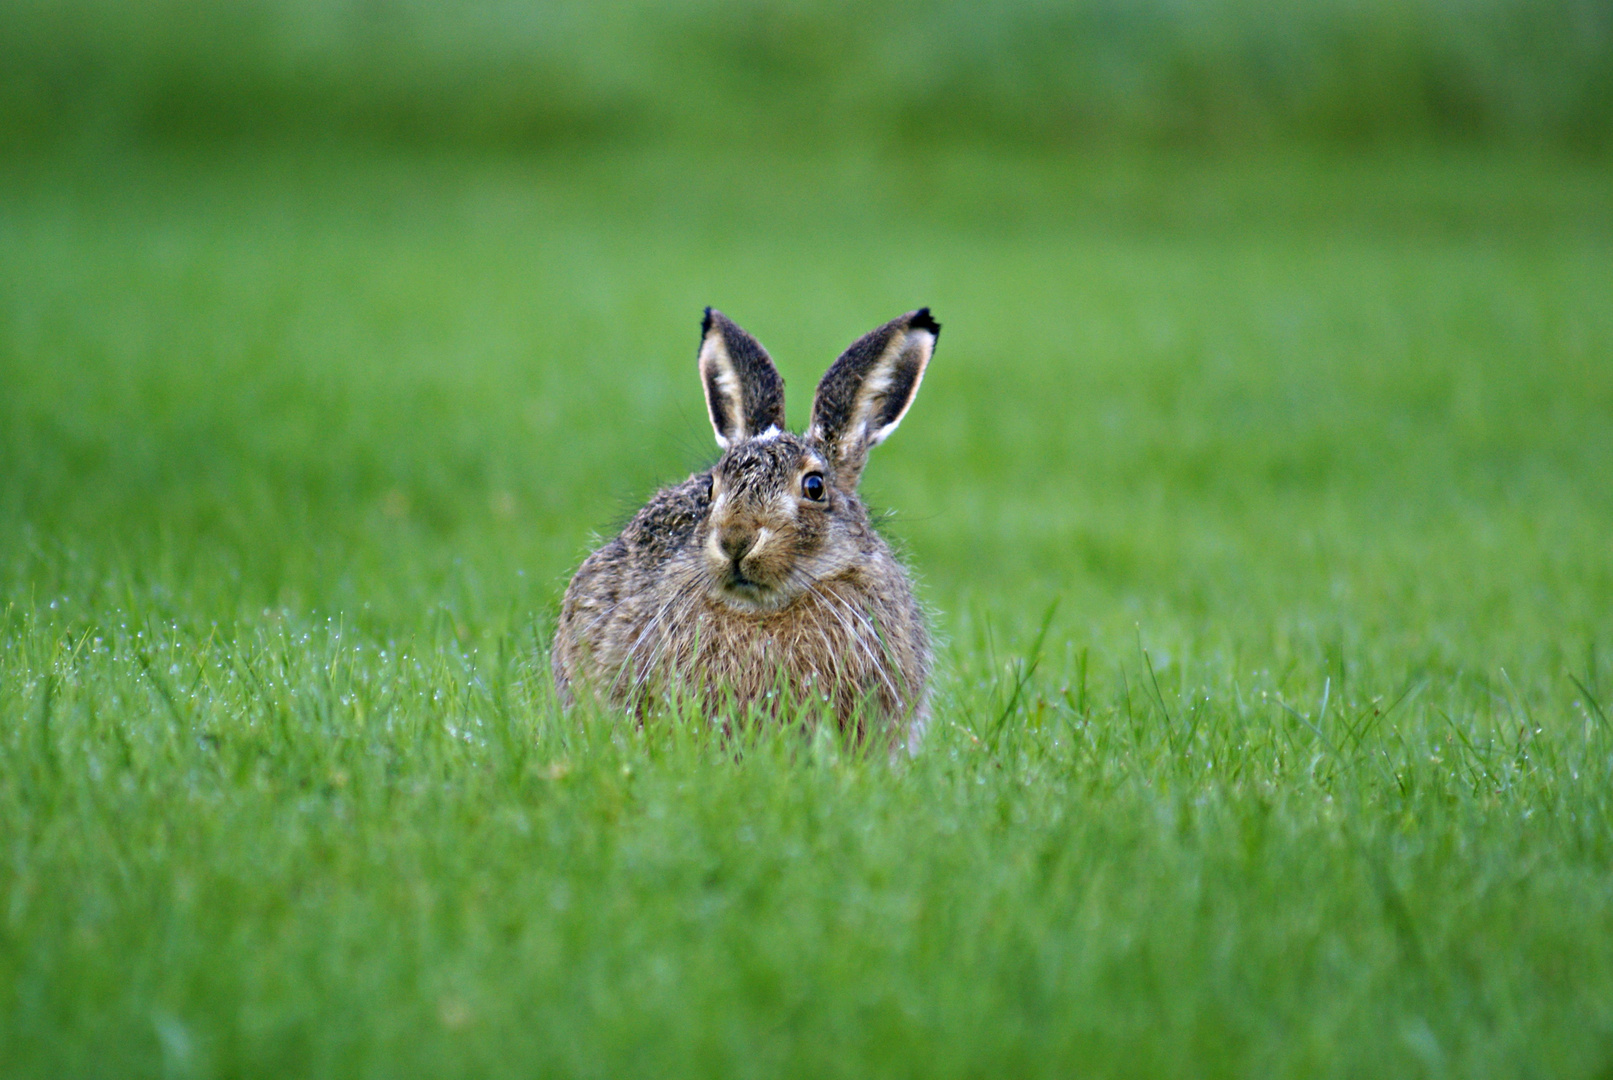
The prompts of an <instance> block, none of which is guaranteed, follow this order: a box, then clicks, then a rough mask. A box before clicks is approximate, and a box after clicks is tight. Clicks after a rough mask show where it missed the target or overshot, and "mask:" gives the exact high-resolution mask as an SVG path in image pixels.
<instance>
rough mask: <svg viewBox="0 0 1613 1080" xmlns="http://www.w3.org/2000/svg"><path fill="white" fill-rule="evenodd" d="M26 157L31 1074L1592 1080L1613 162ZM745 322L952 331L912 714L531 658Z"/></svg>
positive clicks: (11, 902) (1600, 989) (11, 817)
mask: <svg viewBox="0 0 1613 1080" xmlns="http://www.w3.org/2000/svg"><path fill="white" fill-rule="evenodd" d="M5 170H6V171H5V172H4V173H3V174H0V1062H4V1063H5V1065H4V1068H3V1069H0V1071H3V1072H5V1073H6V1074H7V1075H13V1076H41V1077H44V1076H69V1075H71V1076H95V1075H117V1076H143V1075H152V1076H156V1075H165V1076H194V1077H206V1076H266V1077H267V1076H274V1077H280V1076H342V1077H353V1076H376V1077H380V1076H388V1077H391V1076H402V1075H419V1076H459V1075H464V1076H472V1075H476V1076H486V1075H522V1076H531V1075H553V1074H564V1075H585V1076H601V1077H604V1076H622V1075H657V1076H669V1075H689V1076H711V1075H736V1076H753V1075H754V1076H763V1075H780V1074H787V1075H820V1076H863V1075H890V1076H909V1075H912V1076H917V1075H926V1076H984V1075H1004V1076H1032V1075H1048V1076H1054V1075H1057V1076H1069V1075H1135V1076H1149V1077H1155V1076H1172V1075H1180V1076H1206V1075H1239V1076H1252V1075H1253V1076H1271V1075H1291V1076H1365V1075H1375V1076H1379V1075H1398V1076H1411V1075H1430V1076H1476V1075H1507V1076H1576V1075H1581V1076H1595V1075H1607V1074H1608V1071H1609V1070H1613V715H1610V710H1613V484H1610V483H1609V478H1610V477H1613V364H1610V363H1609V358H1610V357H1613V303H1610V301H1609V298H1610V297H1613V184H1610V183H1609V182H1608V174H1607V170H1606V168H1605V166H1597V165H1593V164H1583V163H1582V164H1572V163H1564V162H1561V161H1553V160H1549V159H1540V160H1533V161H1531V160H1527V159H1521V158H1517V157H1513V158H1507V159H1500V158H1493V157H1483V156H1472V157H1463V156H1454V155H1451V154H1444V155H1433V154H1428V153H1424V154H1418V155H1402V156H1384V157H1380V158H1377V159H1371V160H1358V159H1347V158H1340V157H1326V156H1317V157H1305V156H1299V155H1294V154H1288V155H1274V156H1271V157H1268V158H1262V159H1240V160H1237V161H1230V160H1229V161H1221V162H1219V163H1218V162H1216V161H1214V160H1209V159H1203V158H1192V159H1187V158H1171V157H1146V156H1137V155H1136V154H1132V155H1129V156H1126V155H1119V156H1104V155H1098V156H1090V155H1082V156H1076V155H1071V156H1070V157H1068V158H1049V157H1036V158H1025V159H1023V160H1021V159H1016V158H1014V157H1012V156H1011V155H1005V154H1004V153H1002V152H993V153H989V154H988V153H987V152H985V151H980V152H969V151H965V150H961V149H960V150H951V151H947V150H942V149H933V150H931V151H927V152H925V153H924V154H922V155H920V156H918V157H912V156H896V155H893V154H890V153H888V152H881V151H878V150H868V151H866V152H861V153H856V154H850V155H847V156H843V157H840V158H837V159H834V160H833V162H832V163H830V162H828V161H827V160H826V159H823V158H816V157H800V158H793V157H789V156H779V155H774V156H764V157H760V158H758V157H755V156H748V157H739V158H736V159H734V160H722V159H721V158H720V157H716V158H714V157H713V155H712V153H709V152H708V153H699V154H695V153H687V154H680V153H678V152H676V151H672V150H667V151H657V152H652V153H638V152H631V153H630V152H628V151H626V150H620V151H612V150H609V149H603V148H602V149H596V150H591V151H586V152H584V151H578V152H576V153H575V154H572V155H570V156H566V155H563V154H554V155H549V156H547V157H544V158H541V159H538V158H532V159H523V158H503V157H477V156H474V155H465V156H453V155H431V154H420V155H418V156H413V157H410V156H384V155H377V156H375V157H372V158H370V159H360V158H357V157H355V156H353V154H352V153H350V152H343V153H341V154H331V155H321V154H320V153H318V152H314V151H306V152H299V153H295V154H275V155H268V154H258V153H253V152H245V151H243V152H240V153H236V154H229V153H223V152H208V153H202V152H197V153H193V154H188V155H187V154H182V153H179V152H169V153H150V152H147V153H144V154H134V155H132V156H124V157H100V156H93V155H92V156H89V157H85V158H82V159H79V160H68V159H65V158H61V159H52V160H49V161H35V162H32V163H23V164H19V163H16V162H13V163H12V164H10V165H8V166H5ZM708 303H709V304H716V305H718V306H720V307H722V308H723V309H724V310H725V311H727V312H728V313H729V314H730V315H732V316H733V317H734V318H736V319H737V320H738V321H739V322H741V323H742V324H743V325H745V326H746V327H747V328H748V329H750V330H752V331H753V332H754V333H756V334H757V336H758V337H760V338H761V340H762V341H763V342H764V343H766V344H767V346H768V347H769V348H770V349H771V350H772V352H773V354H774V356H775V358H776V359H777V360H778V361H779V363H780V367H781V368H782V370H783V372H784V374H785V377H786V379H787V380H788V381H789V384H790V386H791V388H792V392H793V394H794V397H793V399H792V401H791V417H792V419H793V420H795V421H796V422H797V423H799V422H800V421H801V420H802V419H803V417H804V410H805V408H806V405H807V403H808V393H807V391H808V388H809V387H810V386H811V385H812V383H813V381H815V379H816V377H817V375H818V374H819V373H820V372H821V370H822V369H823V367H824V366H825V365H827V363H828V362H829V361H830V360H831V359H832V358H833V357H834V355H835V354H836V353H837V352H838V351H839V349H840V348H842V347H843V346H844V345H845V344H847V343H848V342H849V341H850V340H851V339H852V338H853V337H855V336H856V335H858V334H860V333H861V332H863V331H864V330H866V329H868V328H870V327H871V326H873V325H874V324H876V323H878V322H880V321H882V320H884V319H886V318H889V317H891V316H893V315H895V314H897V313H899V312H901V311H905V310H908V309H911V308H913V307H916V306H918V305H920V304H929V305H931V306H932V307H933V308H934V309H935V312H936V314H937V315H938V317H939V318H940V319H941V321H942V322H943V324H944V325H945V331H944V333H943V334H942V337H941V342H940V347H939V350H938V352H937V355H936V359H935V362H934V364H933V366H932V368H931V372H930V375H929V377H928V378H927V379H926V381H925V384H924V388H923V392H922V394H921V395H920V397H919V399H918V402H917V404H916V405H915V406H914V409H913V411H912V413H911V414H909V416H908V418H907V420H906V422H905V423H904V424H903V427H902V429H901V430H900V432H898V433H897V434H896V435H895V436H893V437H892V439H891V440H890V441H889V442H888V443H887V444H886V445H884V446H882V447H881V448H880V449H879V450H878V451H876V453H875V455H874V459H873V462H872V464H871V465H870V468H869V474H868V479H867V481H866V483H865V485H864V489H865V492H866V493H867V494H868V496H869V498H870V499H871V501H872V502H874V503H875V504H877V505H880V506H883V507H889V508H890V509H891V510H893V511H894V514H893V516H892V517H891V518H890V520H889V522H888V524H887V531H888V533H889V534H890V535H892V536H893V537H894V538H896V539H897V540H899V541H900V543H901V544H902V546H903V547H904V549H905V551H906V552H907V554H908V557H909V559H910V561H911V563H912V565H913V567H914V569H915V572H916V574H917V576H918V578H919V579H920V582H921V588H922V592H923V596H924V598H925V600H926V602H927V603H929V604H930V605H931V606H932V607H933V608H934V610H935V613H936V626H937V630H938V632H939V634H940V635H941V637H942V638H943V639H944V645H943V647H942V649H941V657H940V668H941V672H940V675H939V678H938V685H937V697H936V723H935V725H934V727H933V729H932V737H931V738H930V740H929V742H928V744H927V746H926V748H925V750H924V752H923V753H922V754H921V755H919V756H918V757H917V758H916V759H915V760H913V761H911V762H906V763H901V764H898V765H896V766H894V767H893V766H892V765H890V764H889V763H887V762H885V761H884V760H865V759H863V758H862V757H861V756H859V755H858V754H857V753H855V752H853V751H852V750H851V749H849V748H847V747H843V746H839V745H837V744H836V743H835V741H834V740H833V739H830V738H828V737H825V736H819V737H813V738H806V739H803V738H800V737H796V736H776V737H761V738H758V739H756V740H755V741H754V743H753V744H751V745H748V746H746V747H745V748H744V749H743V751H742V752H738V753H736V750H735V748H734V747H733V746H731V745H724V744H723V743H721V742H719V741H717V740H715V739H713V738H711V737H710V736H709V735H708V734H706V733H703V732H701V731H699V730H695V729H693V728H690V727H687V726H684V725H680V724H677V723H672V722H665V723H660V724H656V725H652V726H650V727H649V728H648V729H647V730H644V731H637V730H634V729H633V728H632V727H631V726H629V725H627V724H625V723H622V722H620V721H617V720H615V719H613V718H611V717H608V716H567V715H564V714H562V713H561V712H559V711H558V710H557V708H556V706H555V703H554V701H553V698H552V692H551V688H550V685H549V682H548V674H547V670H548V669H547V656H546V652H545V650H546V646H547V634H548V629H549V627H550V626H551V625H552V618H553V612H554V609H555V605H556V602H557V599H558V596H559V593H560V590H561V589H562V588H563V586H564V582H565V579H566V577H567V575H568V574H569V572H570V570H571V568H572V567H574V566H575V564H576V562H577V561H578V560H579V559H580V558H581V556H582V555H583V554H584V553H585V551H586V550H587V549H588V546H589V544H590V543H591V542H593V541H592V540H591V537H595V536H598V535H600V534H602V533H605V532H608V530H609V529H610V527H611V526H612V524H613V523H614V522H617V521H620V520H621V519H622V517H623V516H624V515H625V514H627V513H629V512H631V510H632V509H633V508H634V507H635V506H636V505H637V504H638V502H639V501H640V500H642V499H643V498H644V496H645V495H647V494H648V493H649V492H650V491H651V490H653V488H654V486H655V485H656V484H658V483H660V482H664V481H667V480H672V479H676V478H679V477H681V476H682V475H684V474H685V472H686V471H687V470H689V469H691V468H695V467H699V466H700V465H702V464H703V463H705V462H707V461H709V460H711V458H712V457H713V456H714V453H715V449H714V447H713V445H712V443H711V439H710V431H709V428H708V427H707V424H706V421H705V418H704V414H703V410H702V403H701V398H700V390H699V386H698V382H697V380H696V377H695V374H694V362H693V361H694V351H695V344H696V338H697V327H698V321H699V316H700V309H701V308H702V307H703V306H704V305H706V304H708ZM1055 602H1056V604H1057V606H1056V609H1055V608H1054V607H1053V605H1054V604H1055ZM1050 611H1051V622H1050V623H1048V624H1047V625H1046V633H1045V636H1043V635H1041V634H1040V632H1039V631H1040V630H1041V629H1042V627H1043V620H1044V618H1045V617H1046V616H1047V615H1048V613H1049V612H1050Z"/></svg>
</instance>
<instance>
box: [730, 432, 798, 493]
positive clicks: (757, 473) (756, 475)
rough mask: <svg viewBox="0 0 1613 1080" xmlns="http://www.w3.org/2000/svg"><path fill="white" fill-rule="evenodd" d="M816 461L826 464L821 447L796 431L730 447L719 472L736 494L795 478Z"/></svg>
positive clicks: (766, 488) (765, 489) (774, 487)
mask: <svg viewBox="0 0 1613 1080" xmlns="http://www.w3.org/2000/svg"><path fill="white" fill-rule="evenodd" d="M813 463H816V464H817V466H818V467H819V468H821V467H823V462H822V458H821V456H820V455H819V454H818V453H817V451H815V450H813V449H812V448H811V447H810V446H808V445H807V444H806V443H805V442H804V441H802V440H801V439H800V438H798V437H796V436H794V435H790V434H779V435H774V436H771V437H769V438H760V439H747V440H746V441H744V442H742V443H737V444H736V445H734V446H732V447H730V448H729V450H728V452H727V453H725V454H723V456H722V458H721V459H720V460H719V461H718V462H717V467H716V470H715V472H716V474H717V476H718V477H719V478H721V480H722V482H723V485H724V486H725V487H727V488H729V489H731V490H732V491H734V492H735V493H736V494H738V493H741V492H748V491H758V492H766V491H767V490H769V489H773V490H776V489H778V488H779V487H780V486H782V485H783V484H785V483H787V482H789V481H791V480H793V479H794V477H795V474H796V473H798V472H800V471H801V469H802V468H803V467H806V466H808V465H811V464H813Z"/></svg>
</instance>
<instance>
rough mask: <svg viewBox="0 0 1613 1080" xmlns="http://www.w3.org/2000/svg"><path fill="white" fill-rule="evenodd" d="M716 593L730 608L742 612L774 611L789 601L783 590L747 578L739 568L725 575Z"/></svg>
mask: <svg viewBox="0 0 1613 1080" xmlns="http://www.w3.org/2000/svg"><path fill="white" fill-rule="evenodd" d="M716 593H717V596H718V597H719V598H720V599H721V600H723V601H724V602H725V603H727V604H728V606H729V607H732V608H737V609H739V610H740V611H774V610H776V609H778V608H780V607H783V606H784V603H785V602H786V601H787V600H788V599H789V597H788V596H786V595H785V594H784V593H783V592H782V591H781V590H779V589H776V588H774V587H773V586H771V585H768V584H767V583H766V582H762V581H757V580H756V579H755V578H750V577H746V576H745V575H744V574H743V573H741V572H740V571H739V570H738V569H737V568H732V569H730V570H729V571H728V573H726V574H724V575H723V578H722V580H721V581H720V582H719V583H718V585H717V589H716Z"/></svg>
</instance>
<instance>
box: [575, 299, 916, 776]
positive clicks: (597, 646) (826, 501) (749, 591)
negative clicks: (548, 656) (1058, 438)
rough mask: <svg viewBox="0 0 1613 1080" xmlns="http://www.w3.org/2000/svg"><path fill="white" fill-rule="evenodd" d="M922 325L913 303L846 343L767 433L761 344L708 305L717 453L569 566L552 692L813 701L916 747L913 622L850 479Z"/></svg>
mask: <svg viewBox="0 0 1613 1080" xmlns="http://www.w3.org/2000/svg"><path fill="white" fill-rule="evenodd" d="M937 330H938V327H937V326H936V325H935V323H934V322H933V321H932V320H930V318H929V313H928V312H927V311H920V312H914V313H913V314H911V315H908V316H904V317H903V318H902V319H898V320H896V321H895V322H892V323H889V324H887V325H886V326H883V327H881V328H880V329H879V330H876V331H874V332H873V333H872V334H870V335H868V336H867V337H865V338H863V339H861V340H860V341H859V342H857V343H856V344H855V345H853V346H852V348H851V349H849V350H848V351H847V353H846V354H845V355H844V356H842V358H841V360H840V361H839V362H837V363H836V364H835V366H834V367H833V368H831V369H830V371H829V373H828V374H827V375H825V376H824V380H823V382H822V383H821V384H820V386H819V391H818V398H817V400H816V401H815V402H814V406H813V422H812V426H811V427H810V428H809V429H808V431H807V434H806V435H805V436H796V435H792V434H789V433H787V432H784V431H782V430H781V429H782V426H783V385H782V382H781V381H779V380H778V377H777V374H776V372H774V370H773V368H772V362H771V361H770V360H768V359H767V355H766V353H765V352H763V351H762V349H761V346H760V345H758V344H756V343H755V341H754V340H753V339H751V338H750V337H749V336H748V335H745V334H744V332H743V331H741V330H739V328H738V327H736V326H734V325H733V324H732V323H730V322H728V321H727V320H726V319H724V318H723V317H722V316H720V315H716V314H715V313H711V314H708V318H707V324H706V327H705V336H704V340H703V343H702V348H701V373H702V376H703V377H704V379H705V382H706V386H707V402H708V405H709V407H710V410H711V414H712V421H713V424H714V426H715V427H716V430H717V435H718V441H719V443H721V444H722V445H723V446H724V447H725V450H726V452H725V453H724V454H723V456H722V457H721V458H720V459H719V460H718V462H717V464H716V465H715V466H713V467H712V468H711V469H710V470H708V471H706V472H702V473H697V474H696V475H694V476H691V477H690V478H689V479H687V480H685V481H684V482H683V483H681V484H678V485H675V486H673V487H669V488H666V489H664V490H662V491H661V492H659V493H658V494H657V495H656V496H655V497H654V498H653V499H651V500H650V502H649V504H648V505H647V506H645V507H644V509H642V510H640V511H639V512H638V514H636V515H635V516H634V517H633V519H632V520H631V521H630V522H629V523H628V524H627V527H626V528H624V529H623V530H622V532H621V534H620V535H618V536H617V537H615V538H614V539H612V540H610V541H609V542H608V543H606V544H605V545H604V546H602V547H601V548H599V550H597V551H595V552H594V553H593V554H592V555H590V556H589V557H588V558H587V559H586V560H585V561H584V562H583V564H582V566H581V567H580V568H579V569H578V570H577V573H576V575H575V576H574V577H573V578H572V581H571V584H570V586H569V587H568V588H567V590H566V595H565V599H564V600H563V601H562V605H561V611H560V620H559V624H558V627H557V629H556V632H555V641H554V652H553V662H554V675H555V682H556V684H557V686H558V687H559V688H560V691H561V693H562V695H563V696H565V697H567V698H570V696H571V695H572V693H573V691H574V690H575V689H579V688H585V689H586V690H587V692H589V693H591V694H594V695H597V696H601V697H603V698H604V699H605V700H608V701H611V702H614V703H618V704H625V705H628V706H630V707H633V708H635V709H637V710H639V711H641V712H642V711H646V710H649V709H652V708H654V707H655V706H656V705H658V704H661V703H664V702H667V701H670V700H687V699H688V698H690V697H695V698H699V699H702V700H705V701H709V702H712V703H713V704H714V705H718V704H719V703H720V704H731V705H738V706H741V707H745V706H763V707H764V709H769V708H771V709H773V711H776V709H777V708H785V709H797V708H808V709H813V708H825V709H826V710H827V711H828V712H829V714H830V715H832V716H834V717H835V718H836V720H837V722H838V723H839V724H840V725H841V726H842V728H844V729H847V730H848V732H849V733H851V734H854V735H856V736H859V737H860V736H864V735H874V736H875V737H876V738H889V739H890V740H891V741H892V742H899V741H905V742H906V743H907V744H908V745H909V746H912V745H915V744H916V740H917V737H918V736H919V734H920V733H921V732H922V728H923V723H924V720H925V717H926V715H927V709H926V705H925V695H926V691H927V687H928V680H929V672H930V647H929V635H928V633H927V632H926V629H925V625H924V617H923V612H922V611H921V609H920V608H919V605H918V603H917V602H916V601H915V600H914V597H913V592H912V588H911V586H910V585H909V583H908V579H907V575H906V573H905V572H904V571H903V569H902V567H901V564H900V563H898V562H897V560H896V558H895V556H894V555H893V554H892V553H891V550H890V548H889V547H888V546H887V545H886V543H885V541H884V540H883V539H882V538H881V537H880V536H879V534H878V533H876V532H875V531H874V529H873V527H872V526H871V525H870V523H869V520H868V514H867V511H866V509H865V508H864V507H863V505H862V502H861V501H860V500H859V499H858V498H857V494H856V482H857V479H858V478H859V476H860V474H861V471H862V465H863V462H864V460H865V458H866V454H867V449H868V447H869V446H871V445H873V444H875V443H877V442H878V441H880V439H882V438H883V437H884V436H885V435H886V434H888V433H889V431H890V430H892V429H893V428H894V427H895V425H896V422H897V421H899V420H900V419H901V414H902V412H904V411H905V409H906V405H907V403H908V402H910V401H911V399H912V396H913V394H914V393H915V392H916V391H917V388H918V383H919V380H920V378H921V377H922V375H923V369H924V365H925V363H926V362H927V361H928V359H929V355H930V352H931V350H932V349H933V346H934V341H935V337H936V332H937Z"/></svg>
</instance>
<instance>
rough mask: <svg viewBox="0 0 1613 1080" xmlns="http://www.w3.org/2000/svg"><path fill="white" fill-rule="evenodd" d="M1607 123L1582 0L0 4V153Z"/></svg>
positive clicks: (1532, 132) (1529, 133)
mask: <svg viewBox="0 0 1613 1080" xmlns="http://www.w3.org/2000/svg"><path fill="white" fill-rule="evenodd" d="M1610 133H1613V9H1610V7H1609V5H1608V4H1607V3H1606V2H1605V0H1410V2H1395V0H1308V2H1306V3H1298V4H1286V3H1278V2H1276V0H1204V2H1188V0H1135V2H1122V0H1076V2H1067V3H1058V2H1050V0H982V2H973V3H963V2H937V3H920V2H915V0H844V2H833V0H830V2H815V3H814V2H805V0H741V2H737V3H720V2H716V0H694V2H689V3H679V4H671V3H651V2H644V0H628V2H623V3H612V4H589V3H581V2H572V0H546V2H540V3H526V4H522V3H511V2H495V0H489V2H486V3H473V2H464V0H455V2H446V3H431V2H426V0H352V2H336V0H323V2H321V0H220V2H217V3H202V2H197V0H153V2H151V3H143V4H135V3H127V2H119V0H59V2H51V0H8V3H7V4H5V5H4V7H3V8H0V145H9V146H18V145H39V144H53V143H58V142H62V141H74V140H79V139H89V140H104V141H110V142H114V143H122V142H126V141H157V142H211V141H217V140H257V139H262V138H281V139H307V138H347V139H359V140H365V141H377V142H386V143H403V144H425V145H438V144H453V145H461V146H479V147H502V148H514V149H526V150H533V149H544V148H552V147H556V146H561V145H570V144H577V143H597V142H602V141H634V140H645V139H650V140H657V141H669V140H670V141H677V140H682V139H691V138H693V139H703V140H708V141H717V142H724V143H726V142H727V141H728V140H732V139H745V140H758V139H759V140H764V141H767V142H773V143H788V144H791V145H798V144H800V143H801V142H803V141H814V142H818V143H830V144H834V145H843V144H844V143H845V142H846V141H855V142H864V143H871V144H874V145H890V144H892V143H903V142H907V141H909V140H922V141H925V142H931V143H934V142H955V141H978V142H987V143H1003V142H1007V143H1021V144H1032V145H1035V146H1038V147H1044V148H1045V147H1050V146H1090V145H1103V144H1125V145H1171V146H1200V147H1237V148H1243V147H1248V146H1251V145H1260V144H1268V143H1273V142H1292V141H1301V142H1307V143H1313V144H1341V145H1349V146H1361V145H1368V144H1382V143H1388V142H1423V143H1462V144H1496V143H1500V144H1506V145H1511V146H1525V147H1550V148H1554V149H1564V150H1574V151H1580V152H1588V151H1596V150H1600V149H1605V148H1606V147H1607V145H1608V142H1609V138H1610Z"/></svg>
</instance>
